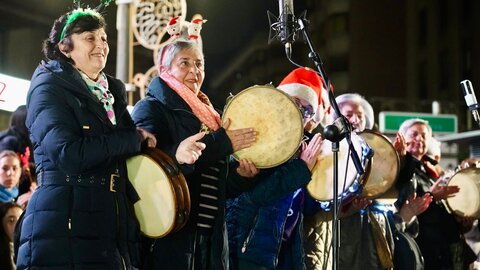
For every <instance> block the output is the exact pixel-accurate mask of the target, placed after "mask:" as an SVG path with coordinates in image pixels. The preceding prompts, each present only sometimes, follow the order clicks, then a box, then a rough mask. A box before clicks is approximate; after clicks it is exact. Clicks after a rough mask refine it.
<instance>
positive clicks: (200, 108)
mask: <svg viewBox="0 0 480 270" xmlns="http://www.w3.org/2000/svg"><path fill="white" fill-rule="evenodd" d="M160 78H162V80H164V81H165V83H166V84H167V85H168V86H169V87H170V88H172V89H173V91H175V93H177V94H178V95H179V96H180V97H181V98H182V99H183V100H184V101H185V102H187V104H188V106H190V108H191V109H192V112H193V114H194V115H195V116H196V117H198V119H200V121H201V122H202V123H203V124H205V125H206V126H207V127H208V128H209V129H210V130H213V131H215V130H217V129H219V128H220V115H219V114H218V113H217V112H216V111H215V109H214V108H213V106H212V103H211V102H210V100H209V99H208V97H207V95H205V94H204V93H203V92H201V91H199V92H198V95H195V93H193V91H192V90H190V88H188V87H187V86H186V85H184V84H183V83H181V82H179V81H178V80H177V79H175V78H174V77H173V76H172V75H170V74H169V73H168V72H162V73H161V74H160Z"/></svg>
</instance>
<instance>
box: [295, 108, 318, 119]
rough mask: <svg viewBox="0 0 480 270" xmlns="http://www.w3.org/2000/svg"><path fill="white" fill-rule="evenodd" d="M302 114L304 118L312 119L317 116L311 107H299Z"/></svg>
mask: <svg viewBox="0 0 480 270" xmlns="http://www.w3.org/2000/svg"><path fill="white" fill-rule="evenodd" d="M299 109H300V112H302V115H303V118H311V117H313V115H314V114H315V113H314V112H313V109H312V108H311V107H304V106H299Z"/></svg>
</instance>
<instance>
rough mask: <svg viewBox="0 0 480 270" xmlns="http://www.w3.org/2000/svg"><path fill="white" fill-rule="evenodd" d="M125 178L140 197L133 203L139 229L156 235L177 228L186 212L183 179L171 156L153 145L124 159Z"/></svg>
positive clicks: (147, 233) (188, 202)
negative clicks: (126, 171) (126, 177)
mask: <svg viewBox="0 0 480 270" xmlns="http://www.w3.org/2000/svg"><path fill="white" fill-rule="evenodd" d="M127 170H128V178H129V180H130V182H131V183H132V185H133V186H134V187H135V190H136V191H137V193H138V195H139V197H140V200H139V201H138V202H136V203H135V204H134V209H135V215H136V217H137V220H138V222H139V224H140V231H141V232H142V233H143V234H144V235H146V236H148V237H150V238H160V237H163V236H165V235H167V234H169V233H170V232H175V231H178V230H179V229H181V228H182V227H183V226H184V225H185V224H186V222H187V220H188V216H189V214H190V193H189V191H188V186H187V182H186V181H185V178H184V176H183V174H182V173H181V172H180V170H179V168H178V167H177V166H176V165H175V163H174V162H173V160H172V159H171V158H170V157H169V156H168V155H167V154H165V153H164V152H162V151H161V150H159V149H156V148H148V149H146V150H144V151H143V152H142V153H141V154H139V155H136V156H133V157H131V158H129V159H127Z"/></svg>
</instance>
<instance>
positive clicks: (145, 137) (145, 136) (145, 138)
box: [137, 127, 157, 147]
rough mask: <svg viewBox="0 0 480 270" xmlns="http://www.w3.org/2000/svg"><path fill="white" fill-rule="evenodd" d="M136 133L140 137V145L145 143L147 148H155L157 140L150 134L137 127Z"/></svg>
mask: <svg viewBox="0 0 480 270" xmlns="http://www.w3.org/2000/svg"><path fill="white" fill-rule="evenodd" d="M137 131H138V134H140V136H141V137H142V143H143V142H146V143H147V146H148V147H155V146H157V138H155V136H154V135H153V134H152V133H150V132H148V131H146V130H145V129H143V128H139V127H137Z"/></svg>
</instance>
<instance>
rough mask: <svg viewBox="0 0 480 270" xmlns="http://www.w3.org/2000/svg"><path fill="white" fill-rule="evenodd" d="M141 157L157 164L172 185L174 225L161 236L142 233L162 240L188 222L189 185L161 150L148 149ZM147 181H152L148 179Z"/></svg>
mask: <svg viewBox="0 0 480 270" xmlns="http://www.w3.org/2000/svg"><path fill="white" fill-rule="evenodd" d="M139 155H141V156H144V157H145V158H148V159H150V160H151V161H152V162H154V163H156V164H157V165H158V166H159V167H160V168H161V169H162V170H163V172H164V173H165V175H166V176H167V180H168V181H169V183H170V185H169V186H170V188H171V190H170V191H171V192H172V194H173V199H174V202H173V207H174V209H175V213H174V217H173V224H171V225H170V226H169V227H168V228H167V229H166V230H165V232H164V233H163V234H161V235H148V234H146V233H145V232H143V231H141V232H142V234H144V235H146V236H148V237H150V238H162V237H164V236H166V235H168V234H169V233H171V232H175V231H178V230H179V229H181V228H182V227H183V226H185V224H186V223H187V221H188V217H189V216H188V215H189V213H190V193H189V190H188V185H187V183H186V181H185V178H184V176H183V174H182V173H181V172H180V170H179V168H178V167H177V166H176V165H175V163H174V162H173V161H172V159H171V158H170V157H169V156H168V155H167V154H165V153H163V151H161V150H160V149H156V148H147V149H145V150H144V151H143V152H142V153H140V154H139ZM137 156H138V155H137ZM145 181H151V180H150V179H148V180H145ZM179 216H181V218H179ZM181 219H183V220H181Z"/></svg>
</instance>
